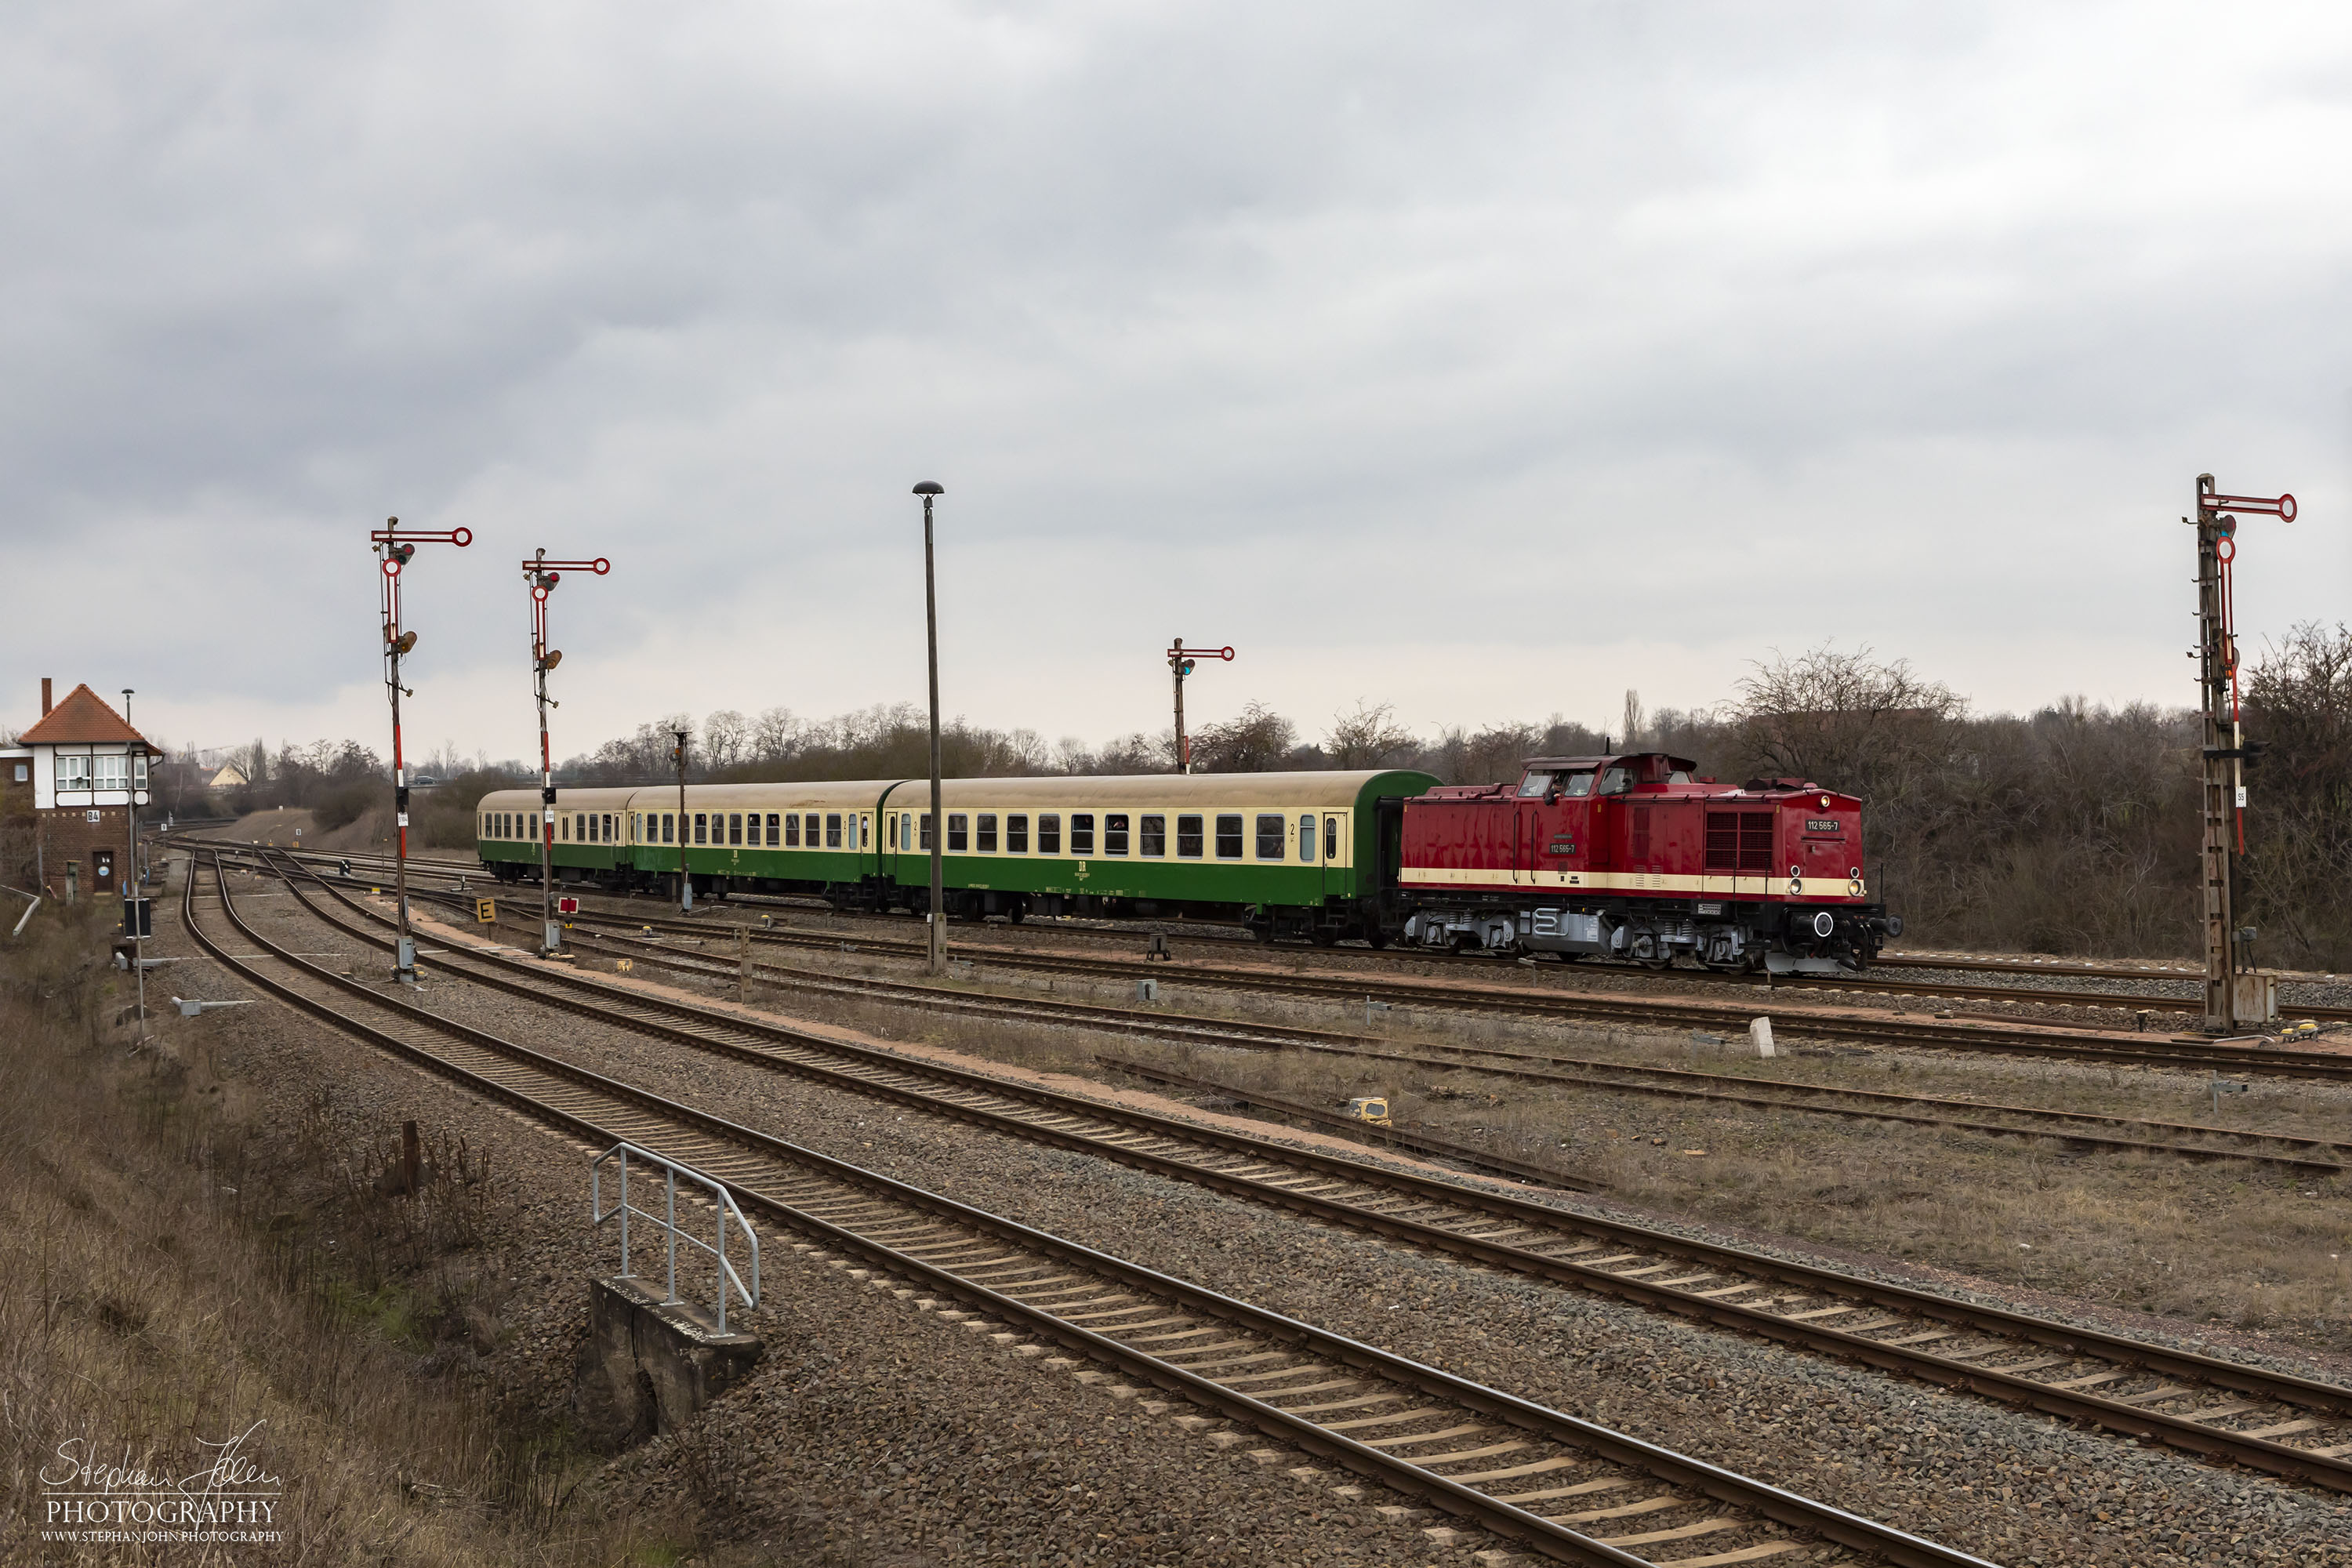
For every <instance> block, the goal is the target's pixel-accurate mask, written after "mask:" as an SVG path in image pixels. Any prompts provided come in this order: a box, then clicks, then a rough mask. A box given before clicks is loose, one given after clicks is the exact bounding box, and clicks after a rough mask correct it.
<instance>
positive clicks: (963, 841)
mask: <svg viewBox="0 0 2352 1568" xmlns="http://www.w3.org/2000/svg"><path fill="white" fill-rule="evenodd" d="M970 821H971V818H969V817H967V816H964V814H963V813H962V812H961V811H950V812H949V813H948V852H949V853H950V854H951V855H961V854H962V853H963V852H964V851H965V850H967V849H969V848H971V828H970V827H969V826H967V824H969V823H970Z"/></svg>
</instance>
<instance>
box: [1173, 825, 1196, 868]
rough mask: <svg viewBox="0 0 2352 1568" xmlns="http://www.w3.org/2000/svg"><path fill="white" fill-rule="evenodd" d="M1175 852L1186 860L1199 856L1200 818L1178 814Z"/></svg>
mask: <svg viewBox="0 0 2352 1568" xmlns="http://www.w3.org/2000/svg"><path fill="white" fill-rule="evenodd" d="M1176 853H1177V855H1178V856H1179V857H1181V858H1183V859H1187V860H1198V859H1199V858H1201V819H1200V818H1199V817H1197V816H1180V817H1178V818H1177V819H1176Z"/></svg>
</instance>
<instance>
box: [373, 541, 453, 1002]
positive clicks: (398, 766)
mask: <svg viewBox="0 0 2352 1568" xmlns="http://www.w3.org/2000/svg"><path fill="white" fill-rule="evenodd" d="M368 542H369V543H370V544H372V545H373V546H374V547H375V555H376V560H377V562H378V563H380V564H381V565H382V566H383V582H382V584H381V588H382V595H383V597H382V599H381V601H380V604H381V607H382V609H383V685H384V690H385V691H386V692H388V693H389V694H390V695H391V698H392V812H393V826H394V840H393V863H392V864H393V871H392V893H393V901H394V903H395V904H396V905H397V906H398V913H399V917H400V918H399V926H398V929H399V932H400V940H399V942H397V943H396V944H395V945H394V949H393V959H392V977H393V979H394V981H395V982H397V983H399V984H404V985H414V984H416V938H415V936H413V935H412V934H410V932H409V929H408V765H407V763H406V761H405V760H404V758H403V757H402V756H401V753H400V700H401V699H402V698H404V697H414V696H415V695H416V693H415V692H413V691H411V690H409V689H407V688H406V687H404V686H403V685H401V684H400V660H401V656H402V655H404V654H405V653H406V652H408V650H409V649H410V648H413V647H415V646H416V634H415V632H404V631H402V630H401V629H400V574H401V572H402V570H403V569H404V567H406V566H407V564H408V563H409V561H410V560H411V559H412V558H413V557H415V554H416V547H417V546H418V545H420V544H454V545H456V546H457V548H459V549H460V550H463V549H464V548H465V547H466V546H467V545H468V544H471V543H473V542H474V531H473V530H472V529H470V528H453V529H449V530H447V531H445V532H438V533H415V532H411V533H403V532H401V531H400V519H398V518H396V517H388V518H385V519H384V520H383V527H382V528H379V529H376V530H373V531H371V532H370V533H369V534H368Z"/></svg>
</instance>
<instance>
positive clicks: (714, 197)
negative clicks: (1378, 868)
mask: <svg viewBox="0 0 2352 1568" xmlns="http://www.w3.org/2000/svg"><path fill="white" fill-rule="evenodd" d="M0 125H5V132H0V181H5V191H0V197H5V199H0V226H5V237H6V243H5V246H0V285H5V290H6V300H7V309H6V310H5V314H0V332H5V340H0V387H4V388H5V392H0V397H5V405H0V406H5V419H0V530H5V550H6V552H7V560H8V563H9V572H8V574H7V582H8V585H9V589H10V592H9V595H8V605H7V609H6V611H5V615H0V721H7V722H11V723H15V724H17V725H22V724H25V723H27V722H29V721H31V719H32V718H33V717H34V716H35V715H36V713H37V689H38V680H39V678H40V677H41V676H42V675H45V674H47V675H53V676H55V677H57V678H58V680H59V681H60V683H61V687H68V688H69V687H70V686H71V685H72V683H74V682H75V681H78V680H87V681H89V683H90V684H91V685H92V686H93V687H95V688H97V689H100V690H101V691H103V692H106V693H109V694H111V693H113V692H114V691H115V690H117V689H120V688H121V687H124V686H131V687H135V688H137V689H138V690H139V697H138V699H137V707H136V711H135V714H134V717H135V718H136V719H137V720H138V721H139V722H140V724H141V727H142V729H145V730H146V731H148V732H149V733H150V734H153V735H159V736H163V737H166V738H168V739H169V740H171V741H173V742H179V743H182V744H194V745H215V744H226V743H232V742H242V741H248V740H251V739H252V738H254V737H256V736H263V737H267V738H268V739H269V740H271V741H272V742H276V741H278V740H279V739H292V740H296V741H302V740H307V739H310V738H313V737H317V736H321V735H333V736H342V735H355V736H359V737H361V738H362V739H366V740H368V741H370V742H372V743H375V744H377V745H378V746H379V747H380V748H381V747H382V746H383V733H384V731H385V730H386V728H387V725H386V713H385V709H384V704H383V687H382V685H381V682H380V679H379V671H380V663H379V660H378V658H376V649H377V634H376V631H375V596H376V581H375V576H374V567H373V561H372V560H371V558H370V556H369V554H368V551H367V543H366V536H367V531H368V529H369V528H370V527H371V526H372V525H380V524H381V522H382V521H383V518H384V517H385V516H387V515H390V514H394V513H396V514H398V515H399V516H400V517H401V518H402V520H403V521H404V523H406V524H410V525H415V526H418V527H423V528H428V529H447V528H454V527H458V526H464V527H467V528H470V529H471V530H473V531H474V535H475V542H474V543H473V545H472V547H471V548H469V549H467V550H464V551H457V550H454V549H449V548H446V547H444V548H434V547H429V546H428V547H426V548H425V549H424V550H423V551H421V552H420V553H419V555H418V558H417V560H416V563H415V566H414V567H413V568H412V570H411V573H410V575H409V577H408V579H407V582H408V589H407V593H408V598H407V605H406V611H407V616H406V619H407V625H408V626H411V627H412V628H414V629H415V630H416V631H417V632H418V633H419V637H420V646H419V647H418V649H417V651H416V654H415V657H414V658H412V659H411V660H410V661H409V663H408V666H407V672H408V677H409V682H410V684H411V685H412V686H413V687H414V688H415V692H416V696H415V700H414V702H413V703H411V704H410V705H409V707H408V714H409V719H410V724H411V728H410V730H409V738H410V743H411V747H412V749H413V750H421V749H424V748H427V747H432V746H436V745H438V744H440V743H442V742H455V743H456V744H457V746H458V747H459V748H460V749H462V750H464V751H467V752H474V751H476V750H480V751H485V752H488V753H489V754H490V755H491V756H493V757H511V756H521V755H525V754H527V753H529V752H532V751H533V750H534V749H535V745H536V742H535V731H534V729H533V719H532V710H531V707H530V692H529V670H528V648H527V602H526V599H525V595H524V590H523V586H522V583H521V577H520V571H519V561H520V557H521V556H522V555H524V554H526V553H528V552H530V550H532V549H533V548H536V547H541V546H543V547H545V548H546V549H548V550H549V552H551V553H552V554H559V555H570V554H588V555H595V554H603V555H606V556H609V557H610V558H611V560H612V562H613V573H612V575H611V576H609V577H607V578H604V579H602V580H586V579H579V578H570V577H567V578H566V580H565V581H564V583H563V584H562V586H561V587H560V588H559V589H558V590H557V592H556V595H555V599H554V602H553V618H554V625H555V641H556V644H557V646H559V647H562V649H563V650H564V653H565V656H566V657H565V660H564V664H563V668H562V670H561V672H560V673H559V675H558V676H557V678H556V686H557V690H558V692H559V695H560V696H561V697H562V701H563V706H562V710H561V711H560V712H558V713H557V714H556V716H555V723H556V748H557V752H558V754H559V755H562V754H567V753H571V752H580V751H583V750H586V749H589V748H590V747H592V746H593V745H594V744H595V743H596V742H599V741H601V740H604V739H605V738H606V737H608V736H610V735H613V734H614V733H618V732H621V731H625V730H627V729H629V728H632V727H633V726H634V725H635V723H636V722H637V721H640V720H643V719H646V718H650V717H653V716H656V715H657V714H659V713H662V712H665V711H668V710H675V709H678V708H686V709H690V710H693V711H695V712H697V713H702V712H707V711H709V710H712V709H718V708H739V709H743V710H760V709H763V708H767V707H771V706H778V705H781V706H784V707H789V708H791V709H793V710H795V711H797V712H800V713H803V714H809V715H818V716H822V715H825V714H830V713H835V712H838V711H841V710H846V709H850V708H855V707H860V706H864V705H866V704H869V703H875V702H885V701H895V700H920V699H921V697H922V694H923V662H922V656H923V644H922V637H923V622H922V575H921V574H922V557H921V547H920V511H919V503H917V502H916V501H915V500H913V499H912V498H911V497H910V496H909V495H908V489H909V487H910V486H912V485H913V483H914V482H915V481H916V480H918V479H938V480H939V481H940V482H941V483H942V484H944V485H945V486H946V487H947V495H946V497H945V499H944V500H942V502H941V503H940V637H941V662H942V665H943V669H944V676H943V681H944V686H945V705H946V708H947V710H948V711H949V712H950V714H955V713H961V714H966V715H969V716H970V717H971V719H973V720H975V721H981V722H986V723H992V724H999V725H1005V726H1014V725H1021V726H1027V727H1030V728H1034V729H1035V730H1038V731H1043V732H1044V733H1045V734H1046V735H1048V736H1049V737H1058V736H1062V735H1078V736H1083V737H1087V738H1088V739H1095V740H1098V739H1101V738H1104V737H1107V736H1108V735H1110V734H1113V733H1116V732H1119V731H1129V730H1134V729H1139V728H1140V729H1156V728H1159V727H1160V726H1162V725H1164V724H1165V723H1166V722H1167V717H1168V715H1167V701H1168V691H1167V670H1166V667H1165V665H1164V663H1163V662H1162V660H1161V658H1160V650H1161V649H1162V648H1164V647H1166V645H1167V640H1168V638H1169V637H1171V636H1173V635H1181V636H1183V637H1186V638H1187V639H1188V640H1191V641H1196V642H1212V643H1227V642H1230V643H1232V644H1234V645H1235V646H1236V647H1238V648H1239V649H1240V657H1239V658H1238V659H1237V660H1236V661H1235V662H1234V664H1233V665H1231V666H1229V667H1227V666H1217V667H1213V668H1209V669H1207V670H1206V671H1205V672H1204V673H1203V674H1202V675H1201V676H1200V677H1198V678H1197V679H1196V680H1195V682H1194V683H1193V686H1192V693H1191V703H1190V706H1191V710H1192V714H1193V715H1194V716H1195V718H1196V720H1213V719H1216V718H1218V717H1222V716H1226V715H1229V714H1230V713H1232V712H1233V711H1234V710H1236V709H1237V708H1238V707H1239V706H1240V705H1241V704H1242V702H1244V700H1249V699H1257V700H1264V701H1265V702H1267V703H1269V704H1271V705H1273V706H1275V707H1276V708H1278V709H1279V710H1283V711H1285V712H1286V713H1288V714H1290V715H1291V716H1292V717H1294V718H1295V719H1297V720H1298V721H1300V722H1301V724H1302V726H1303V727H1304V728H1305V729H1306V730H1307V731H1309V732H1310V733H1311V732H1316V731H1320V730H1322V729H1323V728H1325V727H1327V726H1328V721H1329V717H1330V715H1331V714H1332V713H1333V712H1334V711H1335V710H1340V709H1343V708H1348V707H1351V706H1353V705H1354V703H1355V702H1356V701H1357V700H1359V699H1365V698H1369V699H1372V700H1391V701H1393V702H1394V703H1395V704H1396V707H1397V710H1398V712H1399V715H1400V716H1401V717H1402V719H1404V720H1405V721H1407V722H1408V723H1411V724H1412V725H1414V726H1416V727H1419V728H1422V729H1424V730H1428V729H1433V727H1434V726H1436V725H1437V724H1439V723H1441V722H1460V723H1470V724H1477V723H1483V722H1487V721H1498V720H1506V719H1511V718H1530V719H1538V720H1539V719H1541V718H1542V717H1544V716H1545V715H1547V714H1549V713H1552V712H1555V711H1558V712H1561V713H1564V714H1566V715H1568V716H1570V717H1571V718H1579V719H1583V720H1585V721H1589V722H1592V723H1595V724H1596V725H1602V726H1603V727H1609V728H1613V723H1607V722H1604V721H1613V720H1614V719H1615V717H1616V715H1617V713H1618V710H1619V707H1620V703H1621V700H1622V693H1623V691H1624V689H1626V688H1627V687H1636V688H1639V689H1640V690H1641V691H1642V693H1643V698H1644V700H1646V701H1647V702H1648V704H1649V705H1650V706H1651V707H1652V708H1657V707H1661V706H1684V707H1688V706H1697V705H1703V704H1707V703H1712V702H1716V701H1718V700H1722V699H1723V698H1724V697H1725V696H1726V695H1727V693H1728V692H1729V691H1730V689H1731V687H1732V683H1733V682H1734V681H1736V680H1737V679H1738V678H1739V676H1740V675H1741V674H1742V673H1743V672H1744V671H1745V669H1746V668H1747V664H1748V661H1749V660H1751V659H1754V658H1759V657H1764V656H1766V655H1768V654H1769V651H1770V650H1771V649H1773V648H1775V647H1778V648H1781V649H1784V650H1786V651H1788V652H1791V653H1794V652H1797V651H1799V650H1801V649H1802V648H1804V647H1810V646H1811V645H1814V644H1816V643H1819V642H1821V641H1822V640H1824V639H1829V638H1835V639H1837V641H1838V642H1839V643H1840V644H1842V645H1843V646H1848V647H1852V646H1857V645H1861V644H1868V645H1871V646H1873V647H1875V648H1876V649H1877V650H1878V651H1879V652H1880V653H1881V654H1883V655H1886V656H1900V657H1904V658H1909V659H1910V660H1911V661H1912V663H1913V664H1914V665H1915V667H1916V668H1917V669H1918V670H1919V671H1920V672H1922V673H1923V674H1926V675H1927V676H1930V677H1933V678H1937V679H1944V680H1946V681H1948V682H1950V683H1951V684H1952V685H1954V686H1955V687H1957V688H1958V689H1961V690H1962V691H1964V692H1966V693H1967V694H1969V697H1970V698H1971V699H1972V700H1974V701H1975V703H1976V704H1977V705H1978V706H1979V708H1982V709H2028V708H2032V707H2033V706H2036V705H2038V704H2040V703H2042V702H2043V701H2046V700H2050V699H2052V698H2053V697H2056V696H2059V695H2061V694H2063V693H2074V692H2079V693H2084V694H2086V695H2088V696H2089V697H2090V698H2092V699H2093V700H2100V701H2107V702H2122V701H2127V700H2135V699H2143V698H2145V699H2152V700H2158V701H2163V702H2167V703H2180V702H2186V701H2189V700H2191V699H2192V697H2193V692H2192V690H2191V689H2190V687H2189V681H2188V675H2189V666H2188V663H2187V661H2186V660H2185V659H2184V658H2182V654H2183V651H2184V650H2185V649H2186V648H2187V647H2189V642H2190V640H2191V629H2190V621H2189V616H2190V613H2191V611H2192V609H2193V606H2194V601H2193V595H2192V592H2191V590H2190V587H2189V578H2190V576H2191V574H2192V571H2193V559H2192V550H2191V540H2190V536H2189V531H2188V530H2186V529H2184V528H2182V527H2181V526H2180V524H2179V517H2180V516H2181V514H2182V513H2183V511H2185V510H2187V507H2188V498H2189V492H2190V488H2191V482H2192V480H2193V478H2194V476H2195V475H2196V474H2197V473H2198V472H2199V471H2200V470H2205V469H2210V470H2211V471H2212V472H2214V473H2215V474H2216V475H2217V476H2218V477H2219V478H2220V480H2221V485H2222V487H2223V488H2224V489H2235V490H2240V491H2266V492H2272V493H2275V492H2276V491H2278V490H2280V489H2291V490H2293V491H2294V492H2295V493H2296V495H2297V496H2298V498H2299V499H2300V500H2301V501H2302V503H2303V510H2304V515H2303V518H2302V520H2301V521H2298V522H2296V523H2295V524H2294V525H2293V526H2292V527H2284V526H2281V525H2280V524H2278V523H2276V522H2275V521H2257V522H2250V523H2249V524H2248V525H2247V527H2246V530H2245V537H2244V542H2243V548H2242V554H2241V557H2240V562H2241V576H2242V581H2241V583H2240V586H2239V592H2238V607H2239V617H2240V623H2241V626H2242V634H2243V635H2244V637H2246V639H2247V640H2248V641H2249V642H2259V640H2260V638H2261V637H2263V636H2265V635H2269V636H2275V635H2277V634H2278V633H2279V632H2281V631H2283V630H2284V628H2285V627H2286V626H2289V625H2291V624H2292V623H2294V622H2295V621H2298V620H2303V619H2309V618H2315V617H2325V618H2327V619H2330V620H2333V619H2335V618H2336V617H2338V616H2344V615H2346V614H2347V610H2346V594H2345V590H2346V587H2347V581H2352V364H2347V354H2346V348H2347V326H2352V300H2347V278H2352V270H2347V262H2352V200H2347V195H2352V191H2347V186H2348V185H2352V159H2347V156H2346V150H2347V147H2352V13H2347V10H2346V8H2344V7H2343V6H2341V5H2332V6H2322V5H2311V6H2304V7H2294V6H2284V5H2279V6H2259V5H2240V6H2231V7H2213V6H2190V5H2156V4H2149V3H2147V0H2140V3H2137V4H2133V5H2112V6H2095V5H2052V4H2049V3H2047V0H2043V3H2040V4H2032V5H1983V6H1968V5H1939V6H1888V5H1754V4H1731V5H1674V4H1643V5H1633V4H1622V5H1562V4H1558V3H1556V0H1547V3H1544V4H1529V5H1508V4H1489V5H1421V6H1412V5H1384V4H1379V3H1376V0H1352V3H1350V4H1347V5H1316V4H1292V5H1277V6H1269V5H1230V4H1215V3H1207V0H1191V3H1187V4H1181V5H1177V4H1166V5H1119V4H1113V3H1107V0H1092V3H1089V4H1084V5H1003V6H977V5H947V4H922V3H901V0H863V3H860V4H854V5H853V4H831V5H816V4H792V3H789V0H762V3H761V4H757V5H748V4H747V5H726V4H712V5H694V6H683V7H678V8H677V9H675V10H673V9H671V8H668V7H654V6H645V5H610V4H603V3H599V0H565V3H563V4H560V5H558V4H540V5H531V4H511V3H505V0H466V3H465V4H462V5H457V4H435V3H432V0H410V3H408V4H404V5H370V4H361V5H343V6H321V5H315V4H302V5H295V4H260V3H239V0H210V3H207V4H204V5H195V4H152V5H118V6H90V5H62V4H52V5H42V4H24V5H12V6H9V7H7V8H6V9H5V11H4V12H0Z"/></svg>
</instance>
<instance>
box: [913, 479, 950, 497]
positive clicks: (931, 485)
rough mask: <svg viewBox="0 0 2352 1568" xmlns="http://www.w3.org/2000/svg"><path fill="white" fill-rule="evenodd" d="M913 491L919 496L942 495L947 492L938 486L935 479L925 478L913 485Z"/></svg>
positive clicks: (938, 483)
mask: <svg viewBox="0 0 2352 1568" xmlns="http://www.w3.org/2000/svg"><path fill="white" fill-rule="evenodd" d="M915 493H916V494H917V495H919V496H943V495H945V494H947V493H948V492H947V491H946V490H945V489H942V488H941V487H940V482H939V481H938V480H937V479H925V480H924V481H923V482H922V483H921V484H919V485H917V486H916V487H915Z"/></svg>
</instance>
